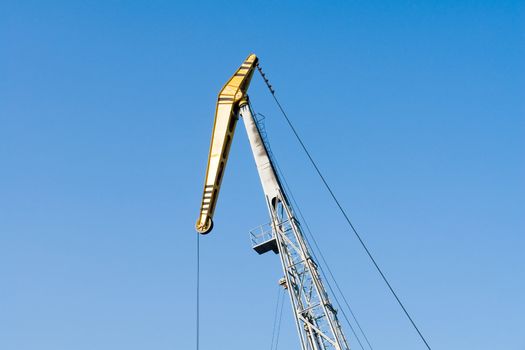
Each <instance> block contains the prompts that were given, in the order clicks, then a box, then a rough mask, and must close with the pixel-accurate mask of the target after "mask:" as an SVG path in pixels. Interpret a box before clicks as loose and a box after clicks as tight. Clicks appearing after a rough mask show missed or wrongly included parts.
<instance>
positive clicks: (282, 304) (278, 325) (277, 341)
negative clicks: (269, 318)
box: [273, 290, 284, 350]
mask: <svg viewBox="0 0 525 350" xmlns="http://www.w3.org/2000/svg"><path fill="white" fill-rule="evenodd" d="M282 291H283V293H282V298H281V308H280V311H279V321H278V322H277V335H276V337H275V348H274V349H273V350H277V348H278V346H279V336H280V334H281V320H282V318H283V307H284V290H282Z"/></svg>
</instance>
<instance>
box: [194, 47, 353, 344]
mask: <svg viewBox="0 0 525 350" xmlns="http://www.w3.org/2000/svg"><path fill="white" fill-rule="evenodd" d="M257 64H258V59H257V57H256V56H255V55H253V54H252V55H249V56H248V57H247V58H246V60H245V61H244V62H243V64H242V65H241V66H240V67H239V69H237V71H236V72H235V73H234V75H233V76H232V77H231V78H230V79H229V80H228V82H227V83H226V84H225V85H224V87H223V88H222V90H221V91H220V93H219V96H218V100H217V108H216V111H215V122H214V125H213V132H212V140H211V145H210V152H209V155H208V166H207V169H206V177H205V182H204V191H203V195H202V202H201V208H200V212H199V217H198V219H197V223H196V230H197V232H199V233H201V234H206V233H208V232H210V231H211V230H212V228H213V214H214V210H215V205H216V203H217V198H218V195H219V191H220V187H221V182H222V178H223V175H224V170H225V167H226V162H227V160H228V154H229V151H230V145H231V141H232V138H233V134H234V131H235V126H236V123H237V120H238V118H239V117H242V118H243V120H244V126H245V127H246V132H247V133H248V139H249V141H250V146H251V148H252V153H253V156H254V159H255V164H256V165H257V171H258V173H259V178H260V180H261V184H262V188H263V191H264V195H265V198H266V203H267V205H268V210H269V213H270V223H269V224H268V225H266V226H263V227H261V228H259V229H258V230H256V231H252V233H251V238H252V243H253V248H254V249H255V251H257V252H258V253H259V254H264V253H266V252H269V251H273V252H275V253H276V254H279V257H280V259H281V264H282V269H283V274H284V278H283V280H282V281H281V282H282V283H281V284H282V285H283V287H284V288H286V289H287V291H288V295H289V296H290V302H291V304H292V309H293V314H294V318H295V322H296V326H297V331H298V333H299V339H300V344H301V349H302V350H349V349H350V347H349V345H348V342H347V340H346V338H345V336H344V334H343V331H342V328H341V325H340V323H339V320H338V318H337V311H336V310H335V309H334V307H333V306H332V303H331V302H330V298H329V296H328V294H327V292H326V290H325V288H324V286H323V281H322V280H321V278H320V276H319V272H318V267H317V264H316V263H315V261H314V259H313V258H312V255H311V254H310V251H309V248H308V244H307V242H306V240H305V238H304V236H303V233H302V230H301V225H300V224H299V221H298V220H297V219H296V217H295V215H294V211H293V209H292V207H291V206H290V202H289V201H288V199H287V197H286V194H285V191H284V189H283V187H282V186H281V182H280V180H279V177H278V174H277V172H276V171H275V167H274V164H273V163H272V159H271V157H270V156H269V152H268V148H267V146H266V145H265V143H264V140H263V137H262V136H261V129H260V128H259V127H258V125H257V121H256V120H255V119H254V116H253V113H252V110H251V108H250V104H249V102H248V95H247V90H248V87H249V84H250V81H251V78H252V75H253V71H254V69H255V67H257Z"/></svg>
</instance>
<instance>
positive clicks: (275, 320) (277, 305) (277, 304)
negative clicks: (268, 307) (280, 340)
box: [270, 285, 282, 350]
mask: <svg viewBox="0 0 525 350" xmlns="http://www.w3.org/2000/svg"><path fill="white" fill-rule="evenodd" d="M281 289H282V287H281V286H280V285H277V303H276V304H275V312H274V315H273V329H272V342H271V344H270V350H273V344H274V340H275V329H276V328H277V314H278V313H279V303H280V302H281Z"/></svg>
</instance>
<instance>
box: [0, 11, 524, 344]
mask: <svg viewBox="0 0 525 350" xmlns="http://www.w3.org/2000/svg"><path fill="white" fill-rule="evenodd" d="M524 20H525V4H524V3H523V2H518V1H425V2H423V1H421V2H417V1H410V2H409V1H396V2H376V1H371V2H365V1H353V2H348V1H336V2H321V1H319V2H312V1H306V2H298V1H297V2H294V1H290V2H277V1H266V2H238V1H228V2H207V1H202V2H186V3H183V2H175V1H91V2H80V1H45V2H42V1H3V2H2V3H1V4H0V53H1V54H0V166H1V168H0V169H1V171H0V277H1V278H0V348H1V349H6V350H29V349H39V350H48V349H49V350H51V349H52V350H58V349H64V350H65V349H75V350H88V349H97V350H105V349H124V348H126V349H129V350H133V349H145V348H148V349H158V350H161V349H192V348H194V323H195V312H194V306H195V290H194V285H195V232H194V229H193V225H194V222H195V220H196V215H197V213H198V206H199V204H200V196H201V191H202V183H203V178H204V171H205V166H206V158H207V152H208V146H209V138H210V133H211V127H212V122H213V113H214V108H215V99H216V95H217V93H218V91H219V89H220V87H221V86H222V84H223V83H224V82H225V80H226V79H227V78H228V77H229V75H230V74H231V73H232V72H233V71H234V70H235V69H236V68H237V66H238V65H239V64H240V63H241V62H242V60H243V59H244V58H245V57H246V56H247V55H248V54H249V53H250V52H255V53H256V54H258V55H259V56H260V59H261V65H262V66H263V68H264V69H265V71H266V72H267V74H268V76H269V78H270V80H271V81H272V83H273V84H274V86H275V88H276V90H277V94H278V95H279V97H280V98H281V101H282V102H283V104H284V106H285V108H286V109H287V111H288V113H289V115H290V117H291V119H292V120H293V121H294V123H295V125H296V127H297V129H298V131H299V132H300V133H301V135H302V136H303V138H304V140H305V142H306V143H307V145H308V146H309V148H310V150H311V152H312V154H313V156H314V157H315V158H316V159H317V161H318V163H319V165H320V167H321V168H322V170H323V172H324V174H325V176H326V177H327V179H328V181H329V182H330V183H331V184H332V186H333V187H334V189H335V191H336V193H337V194H338V196H339V197H340V200H341V202H342V203H343V205H344V206H345V208H347V210H348V211H349V213H350V216H351V218H352V219H353V221H354V223H355V224H356V226H357V228H358V230H359V231H360V232H361V234H362V235H363V237H364V238H365V240H366V241H367V242H368V244H369V246H370V248H371V249H372V251H373V252H374V254H375V256H376V258H377V260H378V261H379V263H380V264H381V265H382V266H383V268H384V270H385V272H386V274H387V275H388V277H389V278H390V280H391V281H392V284H393V285H394V287H395V288H396V289H397V291H398V293H399V295H400V296H401V298H402V299H403V300H404V301H405V304H406V306H407V307H408V309H409V310H410V312H411V313H412V315H413V317H414V318H415V320H416V322H417V323H418V324H419V326H420V328H421V330H422V331H423V332H424V334H425V335H426V336H427V338H428V340H429V342H430V344H431V345H432V346H433V348H434V349H465V348H467V349H468V348H471V349H474V348H475V349H516V350H523V349H525V335H524V333H523V326H524V324H525V316H524V315H525V255H524V253H523V252H524V250H525V235H524V232H525V220H524V212H525V182H524V179H525V162H524V160H525V159H524V156H525V147H524V146H525V137H524V136H525V122H524V114H525V113H524V112H525V103H524V100H525V99H524V96H523V91H524V88H525V60H524V58H525V38H524V35H525V28H524V23H525V21H524ZM250 95H251V98H252V102H253V104H254V108H255V109H256V110H257V111H258V112H261V113H263V114H265V115H266V116H267V118H266V127H267V129H268V132H269V138H270V142H271V144H272V149H273V151H274V153H275V155H276V157H277V159H278V161H279V163H280V165H281V167H282V168H283V170H284V172H285V174H286V178H287V180H288V182H289V183H290V185H291V187H292V190H293V191H294V195H295V197H296V199H297V200H298V202H299V203H300V205H301V209H302V211H303V212H304V214H305V216H306V217H307V220H308V223H309V225H310V226H311V228H312V229H313V231H314V233H315V236H316V237H317V240H318V241H319V244H320V246H321V248H322V250H323V252H324V254H325V255H326V257H327V259H328V262H329V263H330V266H331V267H332V269H333V271H334V273H335V275H336V277H337V279H338V282H339V283H340V284H341V286H342V288H343V289H344V291H345V294H346V295H347V297H348V299H349V300H350V301H351V304H352V306H353V309H354V311H355V312H356V314H357V315H358V317H359V319H360V321H361V324H362V326H363V328H364V329H365V331H367V335H368V337H369V338H370V340H371V343H372V345H373V346H374V349H401V348H403V349H407V350H408V349H423V345H422V344H421V342H420V341H419V340H418V338H417V335H416V334H415V332H414V331H413V330H412V329H411V328H410V325H409V323H408V321H407V320H406V319H405V318H404V316H403V315H402V313H401V310H400V309H399V307H398V306H397V305H396V304H395V302H394V300H393V299H392V297H391V296H390V295H389V294H388V291H387V290H386V288H385V286H384V285H383V284H382V282H381V280H380V279H379V277H378V276H377V274H376V272H375V271H374V270H373V268H372V266H371V265H370V263H369V261H368V260H367V258H366V256H365V255H364V253H363V251H362V249H361V248H360V247H359V246H358V243H357V241H356V240H355V238H354V237H353V236H352V235H351V234H350V233H349V232H348V230H347V227H346V226H345V223H344V220H343V219H342V218H341V216H340V215H339V214H338V213H337V211H336V207H335V206H334V204H333V203H332V202H331V201H330V199H329V196H328V195H327V193H326V192H325V191H324V190H323V189H322V186H321V185H322V184H321V182H320V181H319V179H318V178H317V177H316V176H315V174H314V172H313V170H312V168H311V166H310V165H309V164H308V163H307V159H306V158H305V156H304V154H303V153H302V152H301V151H300V149H299V146H298V145H297V142H296V141H295V140H294V139H293V138H292V135H291V133H290V131H289V130H288V129H287V127H286V125H285V123H284V121H283V119H282V117H281V116H280V115H279V114H278V110H277V109H276V107H275V105H274V104H273V103H272V101H271V98H270V96H269V95H268V93H267V91H266V90H265V89H264V86H263V84H262V82H261V80H260V79H259V77H257V76H256V77H254V81H253V83H252V87H251V90H250ZM243 128H244V127H243V125H242V122H241V123H239V124H238V129H237V134H236V138H235V140H234V143H233V146H232V151H231V154H230V162H229V164H228V169H227V171H226V176H225V179H224V182H223V188H222V192H221V196H220V198H219V203H218V208H217V210H216V219H215V229H214V231H213V233H212V234H210V235H208V236H206V237H203V238H202V240H201V254H202V320H201V321H202V328H201V335H202V338H201V349H211V348H228V349H232V350H236V349H246V348H250V349H254V350H256V349H268V348H269V347H270V342H271V334H272V325H273V310H274V308H275V303H276V295H277V294H276V293H277V288H278V287H277V281H278V279H279V278H280V277H281V273H280V266H279V262H278V259H277V257H276V256H274V255H269V254H267V255H264V256H258V255H257V254H256V253H255V252H253V251H252V250H251V248H250V242H249V238H248V233H247V232H248V230H249V229H251V228H253V227H255V226H258V225H260V224H262V223H265V222H267V221H268V218H267V214H266V208H265V204H264V200H263V196H262V191H261V188H260V185H259V180H258V178H257V173H256V170H255V166H254V164H253V160H252V158H251V154H250V150H249V146H248V142H247V138H246V133H245V131H244V130H243ZM346 329H347V331H348V333H349V330H348V327H346ZM348 337H349V338H350V341H351V343H352V344H353V345H354V346H353V348H354V349H359V347H358V346H357V344H356V343H355V341H354V340H353V338H352V336H351V335H350V333H349V335H348ZM279 344H280V347H279V348H281V349H296V348H298V342H297V336H296V334H295V330H294V328H293V323H292V318H291V311H290V307H289V305H288V304H286V305H285V307H284V315H283V325H282V330H281V336H280V343H279Z"/></svg>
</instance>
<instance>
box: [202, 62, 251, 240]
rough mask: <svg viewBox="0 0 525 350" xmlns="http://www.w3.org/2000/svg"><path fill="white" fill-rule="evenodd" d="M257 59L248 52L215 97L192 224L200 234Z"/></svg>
mask: <svg viewBox="0 0 525 350" xmlns="http://www.w3.org/2000/svg"><path fill="white" fill-rule="evenodd" d="M257 62H258V58H257V56H255V55H254V54H251V55H249V56H248V57H247V58H246V60H244V62H243V64H242V65H241V66H240V67H239V69H237V71H236V72H235V74H233V76H232V77H231V78H230V79H229V80H228V82H227V83H226V84H225V85H224V87H223V88H222V90H221V91H220V93H219V97H218V99H217V107H216V110H215V121H214V124H213V131H212V136H211V145H210V153H209V155H208V167H207V168H206V178H205V181H204V193H203V194H202V202H201V209H200V214H199V218H198V219H197V223H196V224H195V228H196V230H197V232H199V233H202V234H206V233H208V232H210V231H211V230H212V228H213V213H214V211H215V204H216V203H217V198H218V196H219V190H220V188H221V182H222V178H223V176H224V170H225V168H226V162H227V161H228V154H229V152H230V146H231V142H232V139H233V133H234V131H235V126H236V124H237V119H238V113H239V106H240V104H241V102H242V101H246V98H247V95H246V92H247V90H248V87H249V85H250V81H251V79H252V76H253V72H254V69H255V67H256V65H257Z"/></svg>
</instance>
